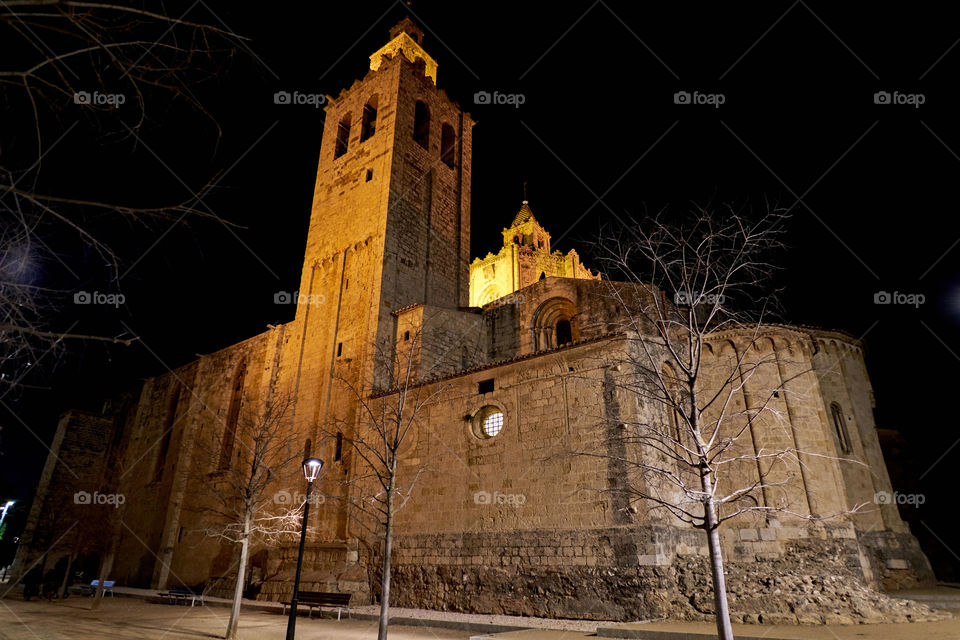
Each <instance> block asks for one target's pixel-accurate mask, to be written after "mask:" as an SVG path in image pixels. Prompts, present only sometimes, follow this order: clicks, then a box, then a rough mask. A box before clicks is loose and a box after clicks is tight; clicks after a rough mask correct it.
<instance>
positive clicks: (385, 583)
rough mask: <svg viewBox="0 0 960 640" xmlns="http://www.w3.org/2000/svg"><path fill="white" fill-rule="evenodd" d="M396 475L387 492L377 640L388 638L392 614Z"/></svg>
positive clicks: (392, 475) (391, 479)
mask: <svg viewBox="0 0 960 640" xmlns="http://www.w3.org/2000/svg"><path fill="white" fill-rule="evenodd" d="M394 470H395V467H394ZM394 475H395V472H394V473H393V474H391V478H390V490H389V491H388V492H387V519H386V523H385V525H386V526H385V528H384V534H383V575H382V576H381V577H380V630H379V632H378V633H377V640H387V619H388V618H389V616H390V555H391V550H392V548H393V486H394V481H395V478H394Z"/></svg>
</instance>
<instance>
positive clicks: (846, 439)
mask: <svg viewBox="0 0 960 640" xmlns="http://www.w3.org/2000/svg"><path fill="white" fill-rule="evenodd" d="M830 414H831V416H832V417H833V428H834V430H835V431H836V433H837V440H838V441H839V442H840V450H841V451H842V452H844V453H850V452H851V451H853V449H852V448H851V446H850V434H849V433H848V432H847V423H846V421H845V420H844V419H843V409H841V408H840V405H839V404H837V403H836V402H834V403H833V404H831V405H830Z"/></svg>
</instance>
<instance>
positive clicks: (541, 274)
mask: <svg viewBox="0 0 960 640" xmlns="http://www.w3.org/2000/svg"><path fill="white" fill-rule="evenodd" d="M546 277H547V274H546V273H544V272H543V271H541V272H540V277H539V278H537V280H544V279H546Z"/></svg>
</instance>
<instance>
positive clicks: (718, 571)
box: [700, 469, 733, 640]
mask: <svg viewBox="0 0 960 640" xmlns="http://www.w3.org/2000/svg"><path fill="white" fill-rule="evenodd" d="M700 484H701V486H702V487H703V491H704V493H705V494H707V496H708V497H707V499H706V500H705V501H704V503H703V510H704V521H705V524H706V532H707V547H708V549H709V550H710V569H711V571H712V573H713V609H714V616H715V617H716V619H717V638H719V640H733V627H731V626H730V608H729V605H728V604H727V579H726V577H725V576H724V575H723V549H721V548H720V530H719V528H718V523H717V512H716V509H715V506H714V503H713V497H712V496H713V485H712V483H711V481H710V476H709V471H708V470H707V469H703V470H702V471H701V473H700Z"/></svg>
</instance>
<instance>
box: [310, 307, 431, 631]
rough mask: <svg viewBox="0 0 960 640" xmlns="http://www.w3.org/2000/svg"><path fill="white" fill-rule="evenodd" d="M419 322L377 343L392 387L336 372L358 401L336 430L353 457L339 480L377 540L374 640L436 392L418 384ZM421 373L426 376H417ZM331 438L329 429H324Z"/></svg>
mask: <svg viewBox="0 0 960 640" xmlns="http://www.w3.org/2000/svg"><path fill="white" fill-rule="evenodd" d="M422 341H423V327H422V325H420V326H416V327H413V328H412V329H411V331H410V332H409V339H408V340H404V341H403V342H402V343H398V345H397V346H396V349H394V348H393V345H390V346H389V347H388V348H384V347H383V346H381V345H379V344H378V345H377V348H376V350H375V352H376V358H377V359H378V361H379V363H380V364H385V365H386V366H389V364H390V363H392V365H393V374H394V375H393V380H394V384H393V386H392V388H390V389H387V390H383V391H379V392H375V393H373V394H371V393H370V391H369V390H370V389H371V388H372V385H369V384H368V385H364V384H363V383H362V382H360V383H358V382H356V381H351V380H348V379H347V378H346V377H343V376H341V377H338V380H339V382H340V384H341V385H342V386H343V387H344V388H346V389H348V390H349V392H348V393H349V394H350V395H352V396H353V398H354V399H355V401H356V403H357V406H358V413H359V415H358V417H357V420H356V424H355V425H353V424H340V425H338V426H339V427H340V429H341V431H340V432H339V433H347V434H348V435H346V436H345V437H343V442H344V444H345V445H346V446H347V447H349V449H350V452H351V453H352V454H353V457H354V458H355V462H354V464H353V475H352V476H351V477H350V478H348V479H347V480H345V481H344V484H345V485H346V486H345V490H346V492H345V494H344V496H342V497H339V498H338V499H340V500H344V501H346V502H347V503H348V504H347V506H348V508H349V509H350V510H351V514H350V516H351V519H352V521H353V522H356V523H357V524H359V525H360V526H361V527H362V528H364V529H365V530H366V531H367V532H368V533H369V534H370V535H371V537H372V538H374V539H376V540H377V541H379V543H380V544H381V545H382V553H381V555H380V621H379V630H378V634H377V638H378V640H386V638H387V621H388V619H389V616H390V578H391V554H392V549H393V536H394V525H395V519H396V515H397V512H398V511H400V510H401V509H403V507H404V506H405V505H406V504H407V502H408V501H409V500H410V498H411V496H412V495H413V491H414V488H415V487H416V485H417V482H418V481H419V480H420V478H421V476H422V475H423V474H424V473H425V472H426V471H427V470H428V465H427V464H426V463H425V462H424V461H423V460H420V459H412V457H411V456H410V453H411V451H412V450H413V448H414V446H415V441H416V440H417V438H418V437H419V436H418V434H420V433H423V429H424V425H422V424H421V420H422V418H423V414H424V413H425V411H426V410H427V407H429V406H430V405H431V404H433V403H435V402H437V401H438V400H439V398H440V397H441V396H442V394H443V392H444V390H445V387H444V386H443V385H442V384H441V383H439V382H432V383H426V384H424V383H422V381H423V380H425V379H426V378H428V377H429V372H422V371H421V370H420V349H421V346H422ZM424 373H427V374H428V375H423V374H424ZM327 433H328V434H329V435H330V436H331V437H337V436H336V435H335V434H334V432H333V431H327Z"/></svg>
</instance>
